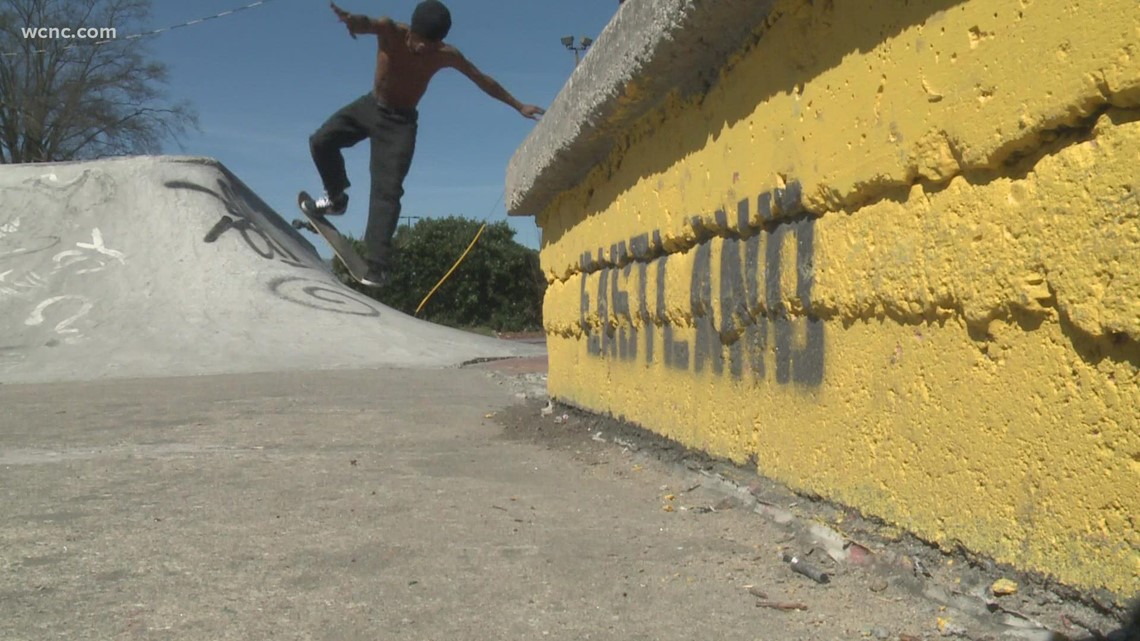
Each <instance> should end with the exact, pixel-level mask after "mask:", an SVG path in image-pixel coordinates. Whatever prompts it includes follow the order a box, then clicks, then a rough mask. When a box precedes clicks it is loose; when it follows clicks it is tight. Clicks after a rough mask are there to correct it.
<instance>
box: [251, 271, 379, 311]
mask: <svg viewBox="0 0 1140 641" xmlns="http://www.w3.org/2000/svg"><path fill="white" fill-rule="evenodd" d="M269 291H271V292H273V293H274V294H275V295H277V296H278V297H280V298H282V299H284V300H287V301H291V302H294V303H297V304H298V305H304V306H305V307H310V308H312V309H318V310H320V311H323V312H336V313H338V314H351V315H353V316H370V317H376V316H380V310H379V309H378V308H377V306H376V305H374V304H373V302H372V301H371V300H369V299H366V298H364V297H363V296H361V295H359V294H357V293H356V292H354V291H353V290H351V289H348V288H346V287H337V286H330V285H329V284H328V283H325V282H321V281H318V280H311V279H308V278H299V277H296V276H282V277H279V278H275V279H273V280H272V281H270V282H269Z"/></svg>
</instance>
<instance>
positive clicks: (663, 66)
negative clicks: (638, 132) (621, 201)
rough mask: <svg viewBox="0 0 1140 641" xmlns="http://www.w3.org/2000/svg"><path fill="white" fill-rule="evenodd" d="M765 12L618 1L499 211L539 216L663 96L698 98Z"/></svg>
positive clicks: (714, 0) (724, 1)
mask: <svg viewBox="0 0 1140 641" xmlns="http://www.w3.org/2000/svg"><path fill="white" fill-rule="evenodd" d="M771 8H772V0H627V1H626V2H625V3H624V4H622V5H621V8H620V9H619V10H618V12H617V15H615V16H614V18H613V20H611V21H610V23H609V25H607V26H606V28H605V30H604V31H603V32H602V33H601V35H599V36H598V38H597V40H596V41H595V42H594V44H593V45H592V46H591V48H590V50H589V51H588V52H587V55H586V56H585V57H584V58H583V59H582V62H581V64H579V65H578V67H577V68H576V69H575V70H574V73H573V74H571V76H570V79H569V80H568V81H567V82H566V84H565V85H564V86H563V87H562V90H561V91H560V92H559V94H558V97H557V98H555V100H554V103H553V104H552V105H550V108H549V109H548V110H547V113H546V115H545V116H544V117H543V118H542V122H540V123H539V124H538V126H536V127H535V128H534V131H532V132H531V134H530V136H528V137H527V139H526V140H525V141H523V143H522V145H521V146H520V147H519V149H518V150H517V151H516V152H515V155H514V157H513V158H511V161H510V164H509V165H508V167H507V211H508V212H509V213H511V214H512V215H533V214H536V213H537V212H539V211H541V210H542V209H543V208H544V207H546V206H547V205H548V204H549V203H550V201H551V199H553V198H554V196H556V195H557V194H558V193H559V192H561V191H565V190H567V189H569V188H572V187H573V186H574V185H576V184H577V183H578V182H579V181H580V180H582V178H583V177H584V176H585V175H586V174H587V173H588V172H589V171H590V169H592V168H593V167H594V166H595V165H597V164H598V163H599V162H602V161H603V160H604V159H605V158H606V157H607V156H608V155H609V153H610V150H611V149H612V148H613V144H614V141H615V139H617V138H618V137H619V136H620V134H621V133H622V132H623V131H625V130H626V129H628V127H629V126H631V125H632V124H633V123H634V122H636V121H637V119H638V118H640V117H641V116H643V115H645V114H646V113H648V112H649V111H650V110H652V109H653V108H654V107H656V106H657V105H659V104H661V102H662V101H663V100H664V99H665V98H666V97H667V96H668V95H669V93H670V92H672V91H674V90H679V91H681V92H682V93H683V94H691V93H693V92H696V91H705V90H707V88H708V87H710V86H711V85H712V83H713V82H714V81H715V79H716V78H717V77H718V75H719V72H720V69H721V67H722V66H723V64H724V63H725V61H726V60H727V59H728V57H729V56H731V55H732V54H733V53H735V52H736V51H738V50H739V49H740V48H741V47H743V46H744V45H745V44H747V43H748V41H749V39H750V37H751V36H752V34H753V33H754V32H756V30H757V29H758V27H760V26H761V24H762V23H763V22H764V21H765V20H766V19H767V17H768V14H769V13H770V11H771Z"/></svg>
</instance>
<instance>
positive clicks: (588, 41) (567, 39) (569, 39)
mask: <svg viewBox="0 0 1140 641" xmlns="http://www.w3.org/2000/svg"><path fill="white" fill-rule="evenodd" d="M592 44H594V39H593V38H588V37H586V36H582V40H581V41H580V42H579V43H578V45H577V46H575V45H574V36H564V37H563V38H562V46H564V47H566V48H567V49H569V50H570V51H573V52H574V66H575V67H577V66H578V62H579V61H580V60H581V57H580V56H579V55H578V54H579V52H585V51H586V50H587V49H589V48H590V45H592Z"/></svg>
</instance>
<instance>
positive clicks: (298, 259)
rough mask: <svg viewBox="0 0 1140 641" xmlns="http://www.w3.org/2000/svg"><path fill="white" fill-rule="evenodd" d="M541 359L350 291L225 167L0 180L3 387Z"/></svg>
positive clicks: (42, 168)
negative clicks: (106, 380) (62, 382)
mask: <svg viewBox="0 0 1140 641" xmlns="http://www.w3.org/2000/svg"><path fill="white" fill-rule="evenodd" d="M290 213H291V212H290ZM314 238H315V237H314ZM536 353H542V352H541V350H540V349H538V348H535V347H533V346H527V345H521V344H515V343H510V342H507V341H499V340H494V339H491V338H485V337H482V336H478V335H474V334H469V333H466V332H461V331H457V330H453V329H450V328H445V327H441V326H438V325H433V324H431V323H428V322H425V321H421V320H417V319H415V318H412V317H410V316H407V315H406V314H402V313H400V312H397V311H395V310H392V309H391V308H388V307H385V306H383V305H381V304H380V303H378V302H376V301H374V300H372V299H370V298H368V297H366V296H363V295H361V294H359V293H357V292H355V291H353V290H351V289H349V288H347V287H345V286H344V285H342V284H341V283H340V282H339V281H338V280H337V278H336V277H335V276H333V274H332V272H331V271H330V269H329V268H328V267H327V265H326V264H325V263H324V262H323V261H322V260H321V259H320V257H319V256H318V254H317V252H316V250H315V249H314V247H313V245H312V244H311V243H309V241H308V240H307V239H305V238H303V237H302V236H301V235H300V234H299V233H298V232H297V231H295V230H294V229H293V228H292V227H290V226H289V224H288V223H287V222H286V221H285V220H284V219H282V218H281V216H280V215H278V214H277V213H276V212H274V211H273V210H272V209H270V208H269V207H268V206H267V205H266V204H265V203H264V202H263V201H261V200H260V199H259V198H258V197H257V196H256V195H255V194H254V193H253V192H251V191H250V190H249V188H248V187H246V186H245V185H244V184H243V183H242V182H241V181H240V180H238V178H237V177H235V176H234V175H233V174H232V173H230V172H229V171H228V170H227V169H226V168H225V167H224V166H222V165H221V164H220V163H218V162H216V161H213V160H210V159H205V158H183V157H138V158H124V159H114V160H102V161H93V162H84V163H59V164H35V165H15V166H11V165H10V166H4V167H0V382H4V383H14V382H47V381H66V380H90V379H99V378H120V377H154V376H176V375H186V374H212V373H234V372H256V371H279V370H292V369H326V368H352V367H376V366H395V367H408V366H414V367H421V366H426V367H445V366H454V365H458V364H461V363H463V362H465V361H469V360H474V359H482V358H494V357H508V356H525V355H533V354H536Z"/></svg>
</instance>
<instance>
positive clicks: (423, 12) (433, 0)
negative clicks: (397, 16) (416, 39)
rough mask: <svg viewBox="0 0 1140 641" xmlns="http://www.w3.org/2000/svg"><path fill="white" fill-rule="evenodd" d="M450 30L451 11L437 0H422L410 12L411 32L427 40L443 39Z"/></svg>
mask: <svg viewBox="0 0 1140 641" xmlns="http://www.w3.org/2000/svg"><path fill="white" fill-rule="evenodd" d="M449 31H451V12H450V11H448V10H447V7H445V6H443V3H442V2H440V1H439V0H424V1H423V2H421V3H419V4H418V5H416V10H415V11H413V12H412V33H417V34H419V35H421V36H423V37H425V38H427V39H428V40H443V39H444V38H446V37H447V32H449Z"/></svg>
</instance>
